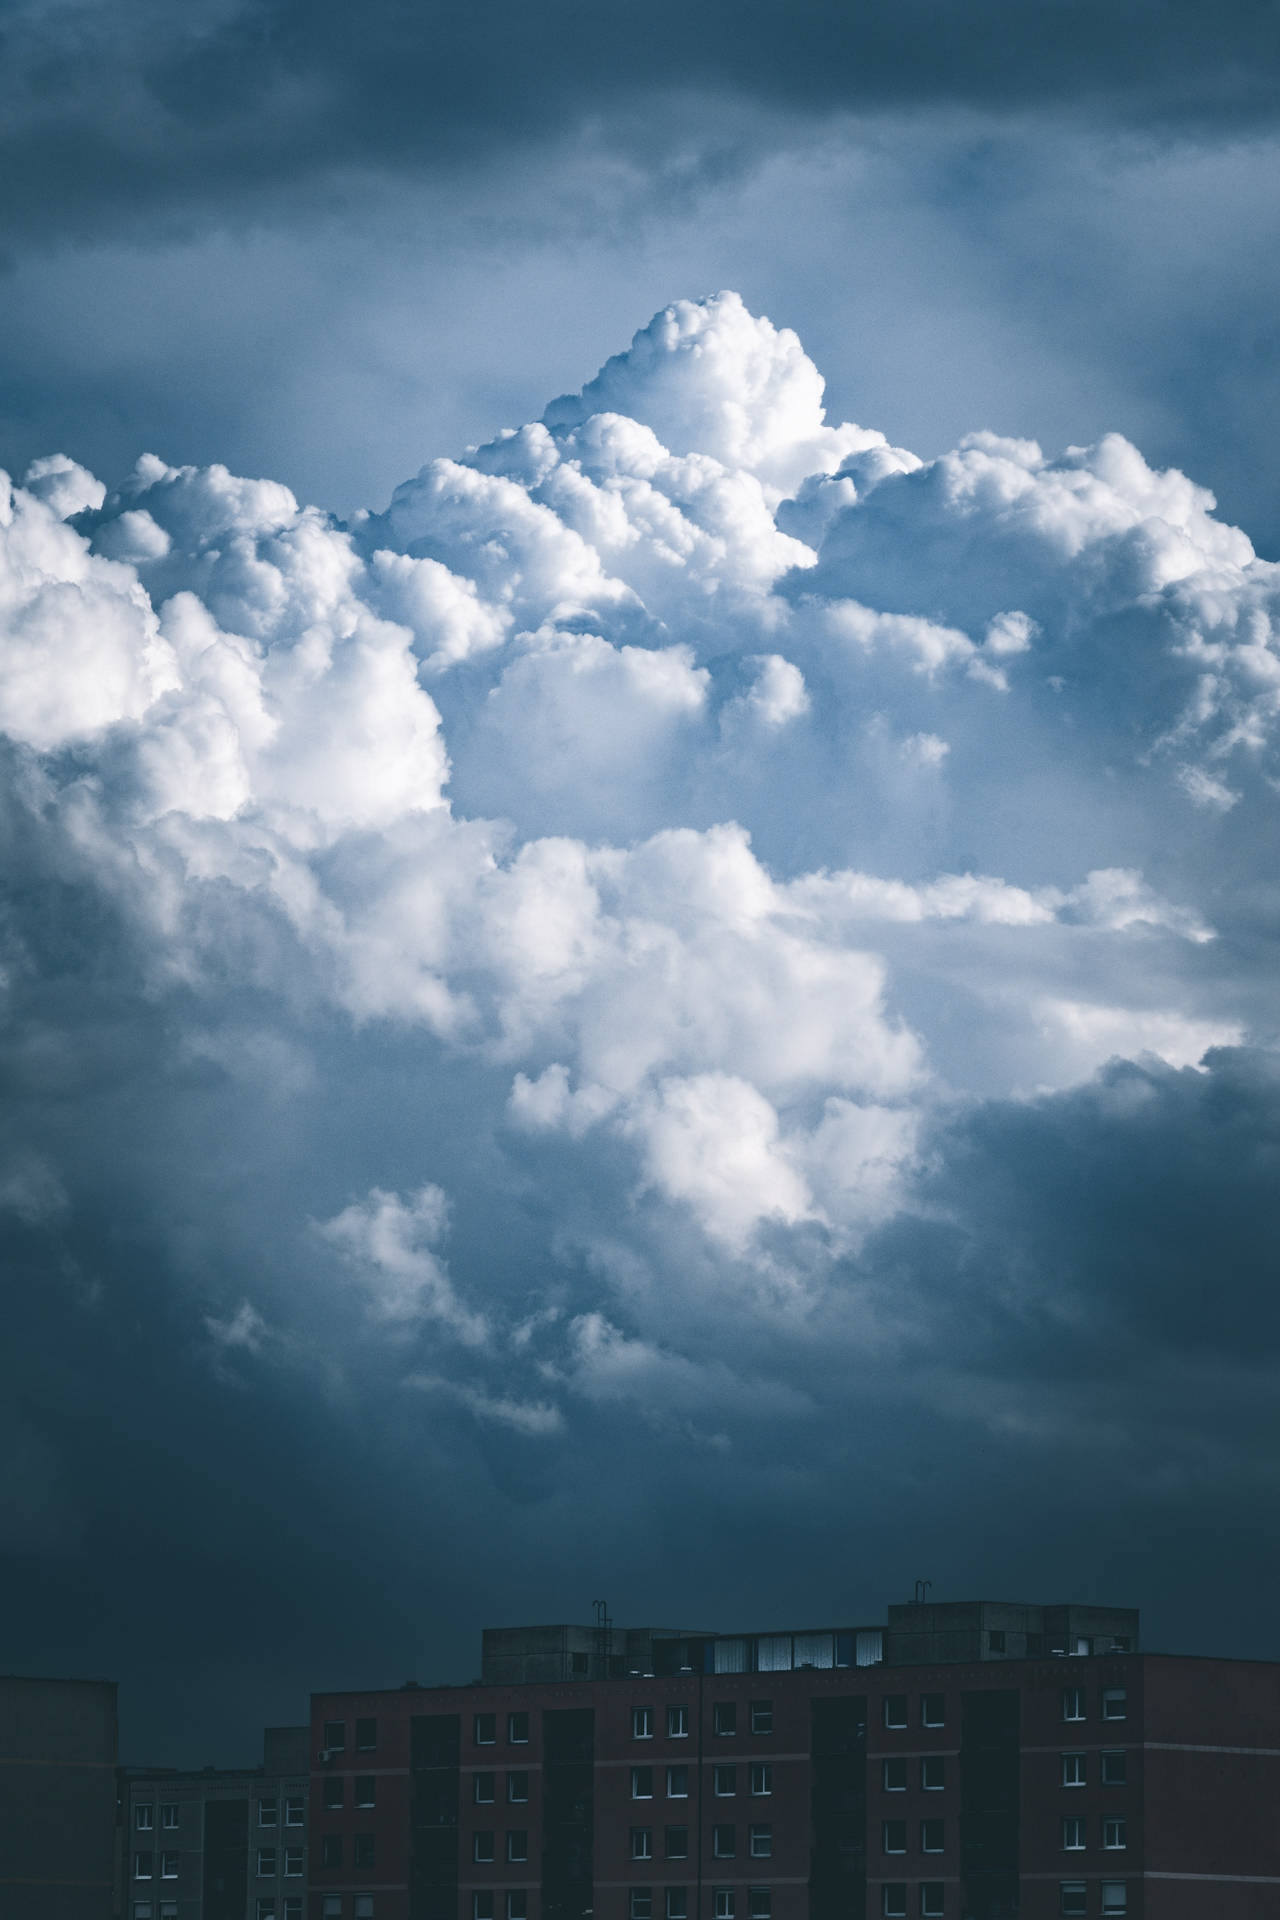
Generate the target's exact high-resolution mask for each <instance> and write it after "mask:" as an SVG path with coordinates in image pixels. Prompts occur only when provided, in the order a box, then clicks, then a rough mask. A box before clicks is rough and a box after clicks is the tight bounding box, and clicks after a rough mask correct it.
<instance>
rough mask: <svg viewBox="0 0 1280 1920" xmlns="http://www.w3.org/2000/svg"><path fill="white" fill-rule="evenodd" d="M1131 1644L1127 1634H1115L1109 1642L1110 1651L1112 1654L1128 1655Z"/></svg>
mask: <svg viewBox="0 0 1280 1920" xmlns="http://www.w3.org/2000/svg"><path fill="white" fill-rule="evenodd" d="M1131 1644H1132V1643H1131V1642H1130V1639H1129V1636H1128V1634H1127V1633H1117V1634H1116V1635H1115V1637H1114V1638H1113V1640H1112V1642H1111V1651H1112V1653H1128V1652H1130V1651H1131Z"/></svg>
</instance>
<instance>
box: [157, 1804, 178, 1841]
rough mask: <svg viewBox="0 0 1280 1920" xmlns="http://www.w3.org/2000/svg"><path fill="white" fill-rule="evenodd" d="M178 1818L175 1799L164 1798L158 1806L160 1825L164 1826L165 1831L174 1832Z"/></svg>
mask: <svg viewBox="0 0 1280 1920" xmlns="http://www.w3.org/2000/svg"><path fill="white" fill-rule="evenodd" d="M178 1818H179V1814H178V1803H177V1801H176V1800H166V1801H165V1802H164V1803H163V1804H162V1806H161V1808H160V1825H161V1826H162V1827H163V1828H164V1830H165V1832H166V1833H174V1832H176V1830H177V1826H178Z"/></svg>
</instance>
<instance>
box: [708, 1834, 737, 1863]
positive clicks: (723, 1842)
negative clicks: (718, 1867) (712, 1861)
mask: <svg viewBox="0 0 1280 1920" xmlns="http://www.w3.org/2000/svg"><path fill="white" fill-rule="evenodd" d="M735 1831H736V1830H735V1829H734V1828H733V1827H731V1826H718V1827H712V1829H711V1851H712V1853H713V1854H714V1855H715V1857H716V1859H717V1860H732V1859H733V1856H734V1854H735V1853H736V1852H737V1846H736V1843H735Z"/></svg>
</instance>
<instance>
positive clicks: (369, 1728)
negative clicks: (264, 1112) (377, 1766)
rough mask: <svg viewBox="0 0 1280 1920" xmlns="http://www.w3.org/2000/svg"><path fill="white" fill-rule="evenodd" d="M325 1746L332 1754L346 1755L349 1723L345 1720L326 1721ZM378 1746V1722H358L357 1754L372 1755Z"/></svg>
mask: <svg viewBox="0 0 1280 1920" xmlns="http://www.w3.org/2000/svg"><path fill="white" fill-rule="evenodd" d="M324 1744H325V1746H326V1747H328V1748H329V1750H330V1752H331V1753H345V1751H346V1746H347V1723H346V1721H345V1720H326V1721H325V1723H324ZM377 1744H378V1723H377V1721H376V1720H357V1721H356V1752H357V1753H372V1752H373V1750H374V1748H375V1747H376V1746H377Z"/></svg>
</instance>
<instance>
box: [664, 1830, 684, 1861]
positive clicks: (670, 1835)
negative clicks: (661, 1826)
mask: <svg viewBox="0 0 1280 1920" xmlns="http://www.w3.org/2000/svg"><path fill="white" fill-rule="evenodd" d="M665 1839H666V1855H667V1859H668V1860H687V1859H688V1858H689V1829H688V1827H668V1828H667V1829H666V1834H665Z"/></svg>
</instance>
